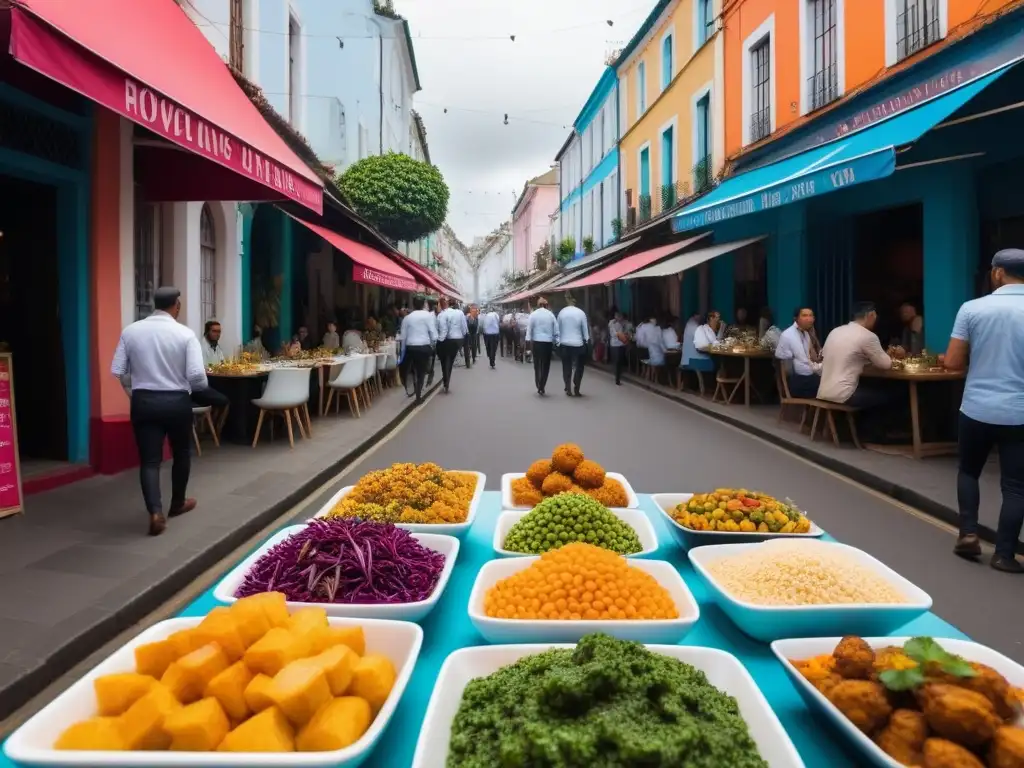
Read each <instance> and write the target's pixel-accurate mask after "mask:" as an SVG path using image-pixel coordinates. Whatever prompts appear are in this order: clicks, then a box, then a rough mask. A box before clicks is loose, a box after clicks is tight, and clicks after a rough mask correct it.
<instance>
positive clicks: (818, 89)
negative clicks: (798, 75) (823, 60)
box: [807, 64, 839, 110]
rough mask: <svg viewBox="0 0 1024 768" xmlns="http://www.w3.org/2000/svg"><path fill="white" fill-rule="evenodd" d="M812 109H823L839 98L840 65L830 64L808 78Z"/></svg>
mask: <svg viewBox="0 0 1024 768" xmlns="http://www.w3.org/2000/svg"><path fill="white" fill-rule="evenodd" d="M807 86H808V88H809V89H810V97H811V98H810V102H811V109H812V110H815V109H821V108H822V107H824V106H825V105H826V104H829V103H831V102H833V101H835V100H836V99H838V98H839V67H838V66H836V65H835V64H830V65H829V66H827V67H824V68H823V69H821V70H819V71H818V72H815V73H814V75H813V76H812V77H811V78H809V79H808V81H807Z"/></svg>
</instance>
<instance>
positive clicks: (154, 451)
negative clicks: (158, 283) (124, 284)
mask: <svg viewBox="0 0 1024 768" xmlns="http://www.w3.org/2000/svg"><path fill="white" fill-rule="evenodd" d="M153 307H154V311H153V314H151V315H150V316H149V317H147V318H145V319H143V320H138V321H136V322H134V323H132V324H131V325H129V326H128V327H127V328H125V329H124V331H122V332H121V340H120V341H119V342H118V344H117V350H116V351H115V352H114V361H113V363H111V366H110V372H111V373H112V374H114V376H116V377H117V378H118V379H120V381H121V384H122V385H123V386H124V387H125V390H126V391H130V392H131V422H132V430H133V431H134V432H135V444H136V446H137V447H138V451H139V480H140V482H141V484H142V498H143V500H144V501H145V503H146V511H147V512H148V513H149V535H150V536H159V535H160V534H161V533H163V532H164V530H166V528H167V518H168V517H178V516H179V515H184V514H185V513H186V512H191V511H192V510H193V509H195V507H196V500H195V499H189V498H186V497H185V491H186V489H187V488H188V476H189V472H190V470H191V460H192V459H191V451H192V446H191V442H192V399H191V394H192V391H193V390H200V389H205V388H206V387H207V386H208V383H207V381H206V367H205V366H204V365H203V351H202V348H201V347H200V346H199V339H198V338H197V337H196V335H195V333H193V332H192V331H191V330H190V329H189V328H188V327H187V326H185V325H182V324H180V323H179V322H178V315H179V314H180V313H181V291H179V290H178V289H177V288H172V287H170V286H163V287H160V288H157V290H156V293H155V294H154V296H153ZM165 439H166V440H169V441H170V444H171V455H172V456H173V457H174V465H173V468H172V469H171V504H170V506H169V507H168V508H167V516H166V517H165V516H164V507H163V503H162V501H161V499H160V463H161V462H162V461H163V454H164V440H165Z"/></svg>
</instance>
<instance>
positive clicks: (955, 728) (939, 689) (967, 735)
mask: <svg viewBox="0 0 1024 768" xmlns="http://www.w3.org/2000/svg"><path fill="white" fill-rule="evenodd" d="M917 699H918V703H919V704H920V705H921V711H922V712H924V716H925V717H926V718H927V719H928V725H929V726H930V727H931V729H932V730H933V731H935V733H936V734H937V735H939V736H941V737H942V738H944V739H949V740H950V741H953V742H956V743H957V744H963V745H964V746H968V747H980V746H983V745H984V744H987V743H988V742H989V741H990V740H991V739H992V737H993V736H994V735H995V732H996V730H998V729H999V728H1000V727H1001V726H1002V725H1003V721H1002V720H1001V719H1000V718H999V715H997V714H996V710H995V707H993V706H992V702H991V701H989V700H988V699H986V698H985V697H984V696H983V695H981V694H980V693H976V692H975V691H969V690H967V689H966V688H961V687H960V686H957V685H947V684H946V683H929V684H927V685H925V686H924V687H923V688H921V689H920V691H919V692H918V694H917Z"/></svg>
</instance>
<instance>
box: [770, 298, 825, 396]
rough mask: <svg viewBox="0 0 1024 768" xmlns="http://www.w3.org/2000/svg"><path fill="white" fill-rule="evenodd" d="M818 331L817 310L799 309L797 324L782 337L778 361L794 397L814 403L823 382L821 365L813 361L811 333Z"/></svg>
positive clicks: (777, 351) (795, 321) (790, 327)
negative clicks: (815, 323)
mask: <svg viewBox="0 0 1024 768" xmlns="http://www.w3.org/2000/svg"><path fill="white" fill-rule="evenodd" d="M813 327H814V310H813V309H811V308H810V307H801V308H799V309H797V311H796V313H795V314H794V316H793V324H792V325H791V326H789V328H787V329H786V330H784V331H783V332H782V335H781V336H779V343H778V345H777V346H776V347H775V357H776V358H777V359H778V360H780V361H781V363H782V374H783V375H784V376H785V377H786V381H787V383H788V384H789V393H790V394H791V395H792V396H793V397H804V398H809V399H812V400H813V399H814V398H815V397H817V396H818V384H819V383H820V381H821V379H820V376H821V363H820V362H818V361H817V360H816V359H813V358H814V357H815V356H814V353H813V345H812V343H811V329H812V328H813Z"/></svg>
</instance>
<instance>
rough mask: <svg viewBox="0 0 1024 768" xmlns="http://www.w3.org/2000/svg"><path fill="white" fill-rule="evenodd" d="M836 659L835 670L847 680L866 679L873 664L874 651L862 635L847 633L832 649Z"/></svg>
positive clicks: (872, 668) (869, 675)
mask: <svg viewBox="0 0 1024 768" xmlns="http://www.w3.org/2000/svg"><path fill="white" fill-rule="evenodd" d="M832 655H833V656H835V659H836V672H838V673H839V674H840V675H842V676H843V677H845V678H846V679H847V680H867V679H869V678H870V677H871V673H872V672H873V671H874V665H875V652H874V651H873V650H871V646H870V645H868V644H867V642H865V640H864V638H862V637H855V636H853V635H847V636H846V637H844V638H843V639H842V640H840V641H839V645H837V646H836V649H835V650H834V651H832Z"/></svg>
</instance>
